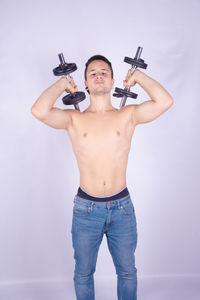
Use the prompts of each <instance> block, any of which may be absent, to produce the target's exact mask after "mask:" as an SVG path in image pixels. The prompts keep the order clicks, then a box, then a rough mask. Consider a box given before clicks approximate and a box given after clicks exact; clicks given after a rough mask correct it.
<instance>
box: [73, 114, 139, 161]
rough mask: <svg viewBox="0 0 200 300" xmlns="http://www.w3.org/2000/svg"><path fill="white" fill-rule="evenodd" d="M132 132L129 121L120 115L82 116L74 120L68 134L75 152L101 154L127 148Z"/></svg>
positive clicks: (113, 153) (112, 153) (113, 152)
mask: <svg viewBox="0 0 200 300" xmlns="http://www.w3.org/2000/svg"><path fill="white" fill-rule="evenodd" d="M133 132H134V128H133V125H132V124H131V122H130V121H129V120H127V119H123V118H122V117H121V116H117V115H114V116H110V117H109V118H108V117H106V118H105V117H95V116H92V117H91V116H90V117H85V116H83V117H82V118H79V119H78V120H75V121H74V123H73V126H72V128H71V130H70V131H69V136H70V139H71V142H72V145H73V148H74V151H75V153H76V154H84V155H87V154H90V155H101V156H102V155H104V154H106V155H109V154H110V155H115V154H116V152H117V151H118V152H121V151H126V150H128V149H129V148H130V144H131V138H132V135H133ZM97 159H98V157H97Z"/></svg>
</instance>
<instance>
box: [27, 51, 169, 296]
mask: <svg viewBox="0 0 200 300" xmlns="http://www.w3.org/2000/svg"><path fill="white" fill-rule="evenodd" d="M135 83H138V84H139V85H140V86H141V87H142V88H143V89H144V90H145V91H146V92H147V94H148V95H149V97H150V98H151V100H149V101H145V102H143V103H141V104H136V105H126V106H124V107H122V108H121V109H116V108H114V107H113V106H112V104H111V89H112V87H113V85H114V79H113V70H112V65H111V63H110V62H109V61H108V60H107V59H106V58H105V57H104V56H93V57H91V58H90V59H89V60H88V62H87V63H86V69H85V86H86V89H87V91H88V92H89V95H90V105H89V107H88V108H87V109H86V110H85V111H83V112H79V111H76V110H74V109H64V110H62V109H59V108H55V107H53V105H54V103H55V102H56V100H57V98H58V97H59V96H60V95H61V94H62V93H63V92H64V91H65V90H66V91H67V92H72V93H73V92H75V91H77V86H76V85H75V83H74V80H73V78H72V77H71V82H68V80H67V79H66V77H62V78H60V79H59V80H58V81H56V82H55V83H54V84H53V85H52V86H50V87H49V88H47V89H46V90H45V91H44V92H43V93H42V94H41V96H40V97H39V99H38V100H37V101H36V102H35V103H34V105H33V106H32V109H31V112H32V114H33V115H34V116H35V117H36V118H37V119H39V120H40V121H42V122H44V123H45V124H47V125H49V126H51V127H53V128H57V129H65V130H67V132H68V135H69V137H70V140H71V142H72V146H73V150H74V153H75V156H76V159H77V163H78V168H79V171H80V187H79V188H78V191H77V194H76V196H75V198H74V207H73V220H72V230H71V232H72V241H73V248H74V259H75V270H74V286H75V292H76V297H77V300H94V299H95V292H94V278H93V274H94V272H95V267H96V260H97V254H98V250H99V246H100V244H101V241H102V238H103V235H104V233H105V235H106V237H107V243H108V248H109V251H110V253H111V255H112V259H113V263H114V265H115V268H116V274H117V295H118V299H120V300H136V299H137V269H136V267H135V254H134V253H135V249H136V245H137V225H136V217H135V211H134V205H133V202H132V199H131V196H130V194H129V191H128V189H127V187H126V168H127V161H128V154H129V151H130V146H131V139H132V136H133V133H134V130H135V127H136V125H138V124H141V123H147V122H150V121H152V120H154V119H156V118H157V117H159V116H160V115H161V114H162V113H164V112H165V111H166V110H167V109H168V108H169V107H170V106H171V105H172V104H173V99H172V97H171V96H170V95H169V93H168V92H167V91H166V90H165V89H164V88H163V87H162V86H161V85H160V84H159V83H158V82H157V81H156V80H154V79H152V78H150V77H149V76H148V75H146V74H145V73H143V72H142V71H139V70H138V69H136V70H135V71H134V73H133V74H132V75H131V71H130V70H129V71H128V73H127V76H126V79H125V80H124V86H133V85H134V84H135Z"/></svg>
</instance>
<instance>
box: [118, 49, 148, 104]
mask: <svg viewBox="0 0 200 300" xmlns="http://www.w3.org/2000/svg"><path fill="white" fill-rule="evenodd" d="M142 49H143V48H142V47H138V49H137V52H136V55H135V58H130V57H127V56H126V57H125V58H124V62H126V63H128V64H130V65H131V75H132V74H133V72H134V71H135V69H136V68H142V69H146V68H147V64H145V62H144V60H143V59H141V58H140V56H141V53H142ZM130 89H131V87H130V86H127V87H125V88H124V89H120V88H115V92H116V93H114V94H113V96H114V97H117V98H122V100H121V103H120V107H122V106H124V105H125V104H126V100H127V98H128V97H130V98H134V99H136V98H137V96H138V95H137V94H135V93H133V92H130Z"/></svg>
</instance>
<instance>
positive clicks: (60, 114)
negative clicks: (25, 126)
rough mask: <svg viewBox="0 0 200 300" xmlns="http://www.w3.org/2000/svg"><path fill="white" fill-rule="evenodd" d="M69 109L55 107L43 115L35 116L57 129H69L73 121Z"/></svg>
mask: <svg viewBox="0 0 200 300" xmlns="http://www.w3.org/2000/svg"><path fill="white" fill-rule="evenodd" d="M70 111H71V110H69V109H64V110H63V109H60V108H55V107H53V108H52V109H51V110H50V111H49V112H48V113H46V114H45V115H43V116H37V115H35V117H36V118H37V119H39V120H40V121H42V122H43V123H45V124H47V125H48V126H50V127H53V128H56V129H68V127H69V125H70V123H71V114H70Z"/></svg>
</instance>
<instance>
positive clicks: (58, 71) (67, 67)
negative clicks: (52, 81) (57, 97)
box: [53, 53, 86, 111]
mask: <svg viewBox="0 0 200 300" xmlns="http://www.w3.org/2000/svg"><path fill="white" fill-rule="evenodd" d="M58 57H59V60H60V65H59V66H58V67H57V68H55V69H53V73H54V75H55V76H62V75H65V76H66V77H67V80H68V81H69V82H70V81H71V80H70V76H69V74H70V73H72V72H74V71H76V70H77V66H76V64H74V63H71V64H67V63H66V62H65V59H64V56H63V53H60V54H58ZM85 98H86V96H85V93H84V92H75V93H70V94H69V95H66V96H65V97H63V98H62V101H63V103H64V104H65V105H74V107H75V109H76V110H79V111H80V108H79V105H78V103H79V102H81V101H83V100H85Z"/></svg>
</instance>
